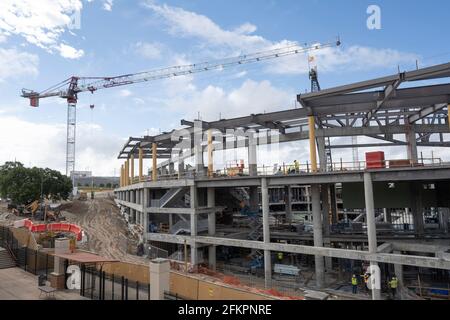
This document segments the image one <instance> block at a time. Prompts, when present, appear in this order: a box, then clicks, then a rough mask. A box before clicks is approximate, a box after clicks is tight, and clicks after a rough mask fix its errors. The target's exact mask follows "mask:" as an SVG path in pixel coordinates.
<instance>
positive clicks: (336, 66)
mask: <svg viewBox="0 0 450 320" xmlns="http://www.w3.org/2000/svg"><path fill="white" fill-rule="evenodd" d="M311 55H313V56H314V58H315V61H316V65H317V66H318V68H319V72H338V71H367V70H373V69H379V68H389V69H396V67H397V66H398V65H402V64H407V65H408V64H409V65H410V64H411V63H414V61H416V60H417V59H419V56H418V55H416V54H412V53H407V52H400V51H397V50H393V49H377V48H371V47H363V46H358V45H354V46H350V47H348V48H336V47H332V48H330V47H327V48H322V49H320V50H318V51H314V52H313V53H311ZM267 70H268V71H269V72H271V73H275V74H302V73H306V72H308V71H309V66H308V57H307V54H301V55H300V56H298V55H295V56H289V57H285V58H283V59H282V60H273V61H271V62H270V63H269V64H268V68H267Z"/></svg>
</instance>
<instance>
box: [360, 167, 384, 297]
mask: <svg viewBox="0 0 450 320" xmlns="http://www.w3.org/2000/svg"><path fill="white" fill-rule="evenodd" d="M364 199H365V202H366V222H367V238H368V242H369V252H370V253H372V254H376V253H377V248H378V243H377V230H376V224H375V204H374V201H373V186H372V176H371V174H370V172H365V173H364ZM370 266H371V269H374V268H375V269H377V268H378V263H377V262H375V261H370ZM378 270H379V269H378ZM371 280H372V281H376V283H373V282H372V300H380V299H381V290H380V288H381V283H379V282H380V277H371Z"/></svg>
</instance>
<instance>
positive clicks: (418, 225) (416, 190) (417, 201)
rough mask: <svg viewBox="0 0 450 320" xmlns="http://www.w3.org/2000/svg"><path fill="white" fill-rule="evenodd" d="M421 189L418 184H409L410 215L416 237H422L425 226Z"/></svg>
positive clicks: (420, 185)
mask: <svg viewBox="0 0 450 320" xmlns="http://www.w3.org/2000/svg"><path fill="white" fill-rule="evenodd" d="M422 192H423V187H422V184H421V183H420V182H411V199H412V203H411V214H412V216H413V221H414V232H415V233H416V236H417V237H423V235H424V233H425V226H424V222H423V205H422Z"/></svg>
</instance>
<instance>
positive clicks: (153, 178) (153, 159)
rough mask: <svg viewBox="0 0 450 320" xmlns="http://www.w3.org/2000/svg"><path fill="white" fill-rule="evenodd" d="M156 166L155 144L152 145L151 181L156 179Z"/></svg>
mask: <svg viewBox="0 0 450 320" xmlns="http://www.w3.org/2000/svg"><path fill="white" fill-rule="evenodd" d="M157 167H158V164H157V145H156V143H155V142H153V143H152V181H156V180H157V179H158V169H157Z"/></svg>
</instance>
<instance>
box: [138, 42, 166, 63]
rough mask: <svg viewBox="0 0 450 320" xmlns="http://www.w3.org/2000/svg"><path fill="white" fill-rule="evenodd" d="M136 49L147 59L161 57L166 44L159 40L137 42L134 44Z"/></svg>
mask: <svg viewBox="0 0 450 320" xmlns="http://www.w3.org/2000/svg"><path fill="white" fill-rule="evenodd" d="M134 50H135V51H136V53H138V54H139V55H141V56H142V57H144V58H146V59H159V58H161V55H162V51H163V50H164V46H163V45H162V44H161V43H158V42H154V43H149V42H137V43H136V44H135V45H134Z"/></svg>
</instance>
